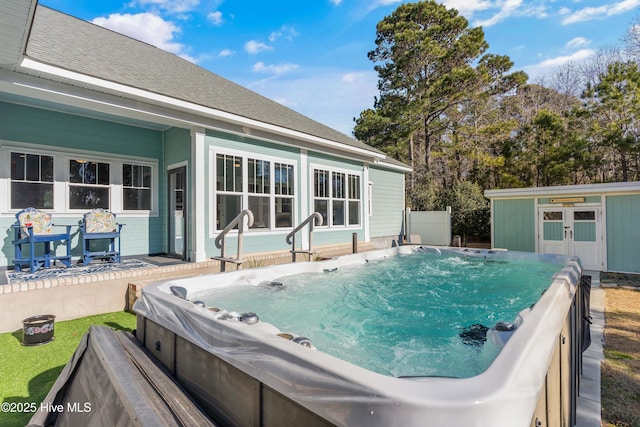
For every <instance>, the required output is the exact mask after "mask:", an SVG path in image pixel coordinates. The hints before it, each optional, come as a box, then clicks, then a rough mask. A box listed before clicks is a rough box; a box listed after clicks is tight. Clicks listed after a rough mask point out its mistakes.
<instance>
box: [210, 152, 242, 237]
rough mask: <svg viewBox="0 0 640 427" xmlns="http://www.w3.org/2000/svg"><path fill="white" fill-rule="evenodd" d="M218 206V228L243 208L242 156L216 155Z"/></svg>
mask: <svg viewBox="0 0 640 427" xmlns="http://www.w3.org/2000/svg"><path fill="white" fill-rule="evenodd" d="M216 206H217V215H216V229H218V230H221V229H223V228H224V227H226V225H227V224H229V223H230V222H231V220H233V218H235V217H236V215H238V214H239V213H240V211H241V210H242V157H238V156H229V155H226V154H218V155H216Z"/></svg>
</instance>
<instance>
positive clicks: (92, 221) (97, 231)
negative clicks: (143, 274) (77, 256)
mask: <svg viewBox="0 0 640 427" xmlns="http://www.w3.org/2000/svg"><path fill="white" fill-rule="evenodd" d="M123 225H124V224H118V223H117V221H116V214H114V213H112V212H109V211H107V210H104V209H101V208H97V209H92V210H90V211H89V212H87V213H85V214H84V215H83V216H82V221H81V222H80V235H81V236H82V264H83V265H88V264H89V263H90V262H91V261H92V260H94V259H96V258H98V259H104V260H107V261H109V262H121V258H120V230H121V229H122V226H123ZM116 240H117V244H116ZM98 241H102V242H101V243H99V242H98ZM92 242H93V243H92ZM92 244H93V246H94V247H93V248H92ZM98 245H101V246H100V247H99V248H97V249H96V248H95V246H98Z"/></svg>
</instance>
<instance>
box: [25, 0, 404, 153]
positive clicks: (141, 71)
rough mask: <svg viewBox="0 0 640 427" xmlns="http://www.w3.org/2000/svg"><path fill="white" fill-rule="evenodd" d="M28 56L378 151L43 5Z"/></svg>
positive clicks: (195, 68) (174, 58)
mask: <svg viewBox="0 0 640 427" xmlns="http://www.w3.org/2000/svg"><path fill="white" fill-rule="evenodd" d="M26 56H27V57H30V58H32V59H34V60H37V61H39V62H43V63H46V64H49V65H53V66H56V67H59V68H63V69H66V70H70V71H74V72H77V73H81V74H84V75H88V76H92V77H96V78H100V79H104V80H107V81H111V82H115V83H119V84H123V85H127V86H131V87H135V88H138V89H143V90H146V91H150V92H153V93H156V94H161V95H165V96H169V97H172V98H177V99H180V100H183V101H188V102H191V103H195V104H198V105H201V106H205V107H210V108H215V109H217V110H222V111H225V112H228V113H232V114H235V115H238V116H241V117H245V118H249V119H253V120H257V121H260V122H264V123H268V124H272V125H276V126H280V127H283V128H287V129H291V130H296V131H299V132H303V133H306V134H309V135H313V136H316V137H320V138H324V139H328V140H331V141H335V142H339V143H342V144H347V145H350V146H354V147H358V148H362V149H366V150H369V151H372V152H377V153H379V151H378V150H376V149H374V148H372V147H370V146H368V145H366V144H364V143H362V142H360V141H357V140H355V139H353V138H351V137H349V136H347V135H345V134H343V133H341V132H338V131H337V130H335V129H332V128H330V127H328V126H325V125H323V124H321V123H319V122H317V121H314V120H312V119H310V118H309V117H306V116H304V115H302V114H300V113H298V112H296V111H294V110H292V109H290V108H287V107H285V106H283V105H281V104H278V103H277V102H274V101H272V100H270V99H268V98H265V97H263V96H261V95H259V94H257V93H255V92H252V91H250V90H248V89H246V88H244V87H242V86H240V85H238V84H236V83H233V82H231V81H230V80H227V79H225V78H223V77H220V76H218V75H216V74H214V73H211V72H210V71H207V70H205V69H203V68H201V67H199V66H197V65H195V64H193V63H191V62H189V61H186V60H184V59H182V58H180V57H178V56H176V55H174V54H171V53H168V52H165V51H163V50H161V49H159V48H156V47H154V46H151V45H149V44H146V43H144V42H141V41H138V40H135V39H132V38H130V37H127V36H124V35H122V34H119V33H116V32H114V31H111V30H108V29H105V28H102V27H100V26H97V25H94V24H91V23H89V22H86V21H83V20H80V19H77V18H75V17H72V16H69V15H66V14H63V13H61V12H58V11H55V10H52V9H49V8H47V7H44V6H40V5H39V6H38V7H37V9H36V13H35V16H34V20H33V26H32V29H31V34H30V37H29V41H28V44H27V49H26ZM329 96H330V95H329ZM391 163H394V162H393V161H392V162H391Z"/></svg>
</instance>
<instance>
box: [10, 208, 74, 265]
mask: <svg viewBox="0 0 640 427" xmlns="http://www.w3.org/2000/svg"><path fill="white" fill-rule="evenodd" d="M16 220H17V221H16V224H15V225H13V228H14V230H15V239H14V240H13V242H11V243H13V246H14V258H13V265H14V268H15V270H16V271H22V267H23V266H29V270H30V271H31V272H32V273H34V272H36V271H37V270H38V269H40V268H43V267H47V268H48V267H51V261H53V262H54V264H55V262H56V261H60V262H62V263H63V264H64V265H65V266H67V267H71V245H70V243H71V226H70V225H62V226H60V227H65V232H62V233H54V232H53V228H54V227H56V226H55V225H54V224H53V223H52V222H51V214H49V213H47V212H43V211H40V210H38V209H35V208H26V209H23V210H21V211H20V212H18V213H17V214H16ZM54 242H61V243H63V244H64V245H65V247H66V253H65V255H56V253H55V248H54V251H53V253H52V252H51V243H54ZM40 243H42V245H43V248H42V253H40V251H39V249H40V247H39V246H38V247H36V244H40ZM23 245H28V246H29V252H28V255H27V254H26V253H25V252H24V251H23V248H22V246H23Z"/></svg>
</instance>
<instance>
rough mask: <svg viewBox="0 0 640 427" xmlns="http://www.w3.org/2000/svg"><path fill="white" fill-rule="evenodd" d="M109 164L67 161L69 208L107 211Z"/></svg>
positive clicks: (108, 204)
mask: <svg viewBox="0 0 640 427" xmlns="http://www.w3.org/2000/svg"><path fill="white" fill-rule="evenodd" d="M109 184H110V178H109V164H108V163H99V162H90V161H88V160H70V161H69V208H70V209H93V208H103V209H109V207H110V203H109V194H110V192H109V190H110V188H109Z"/></svg>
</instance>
